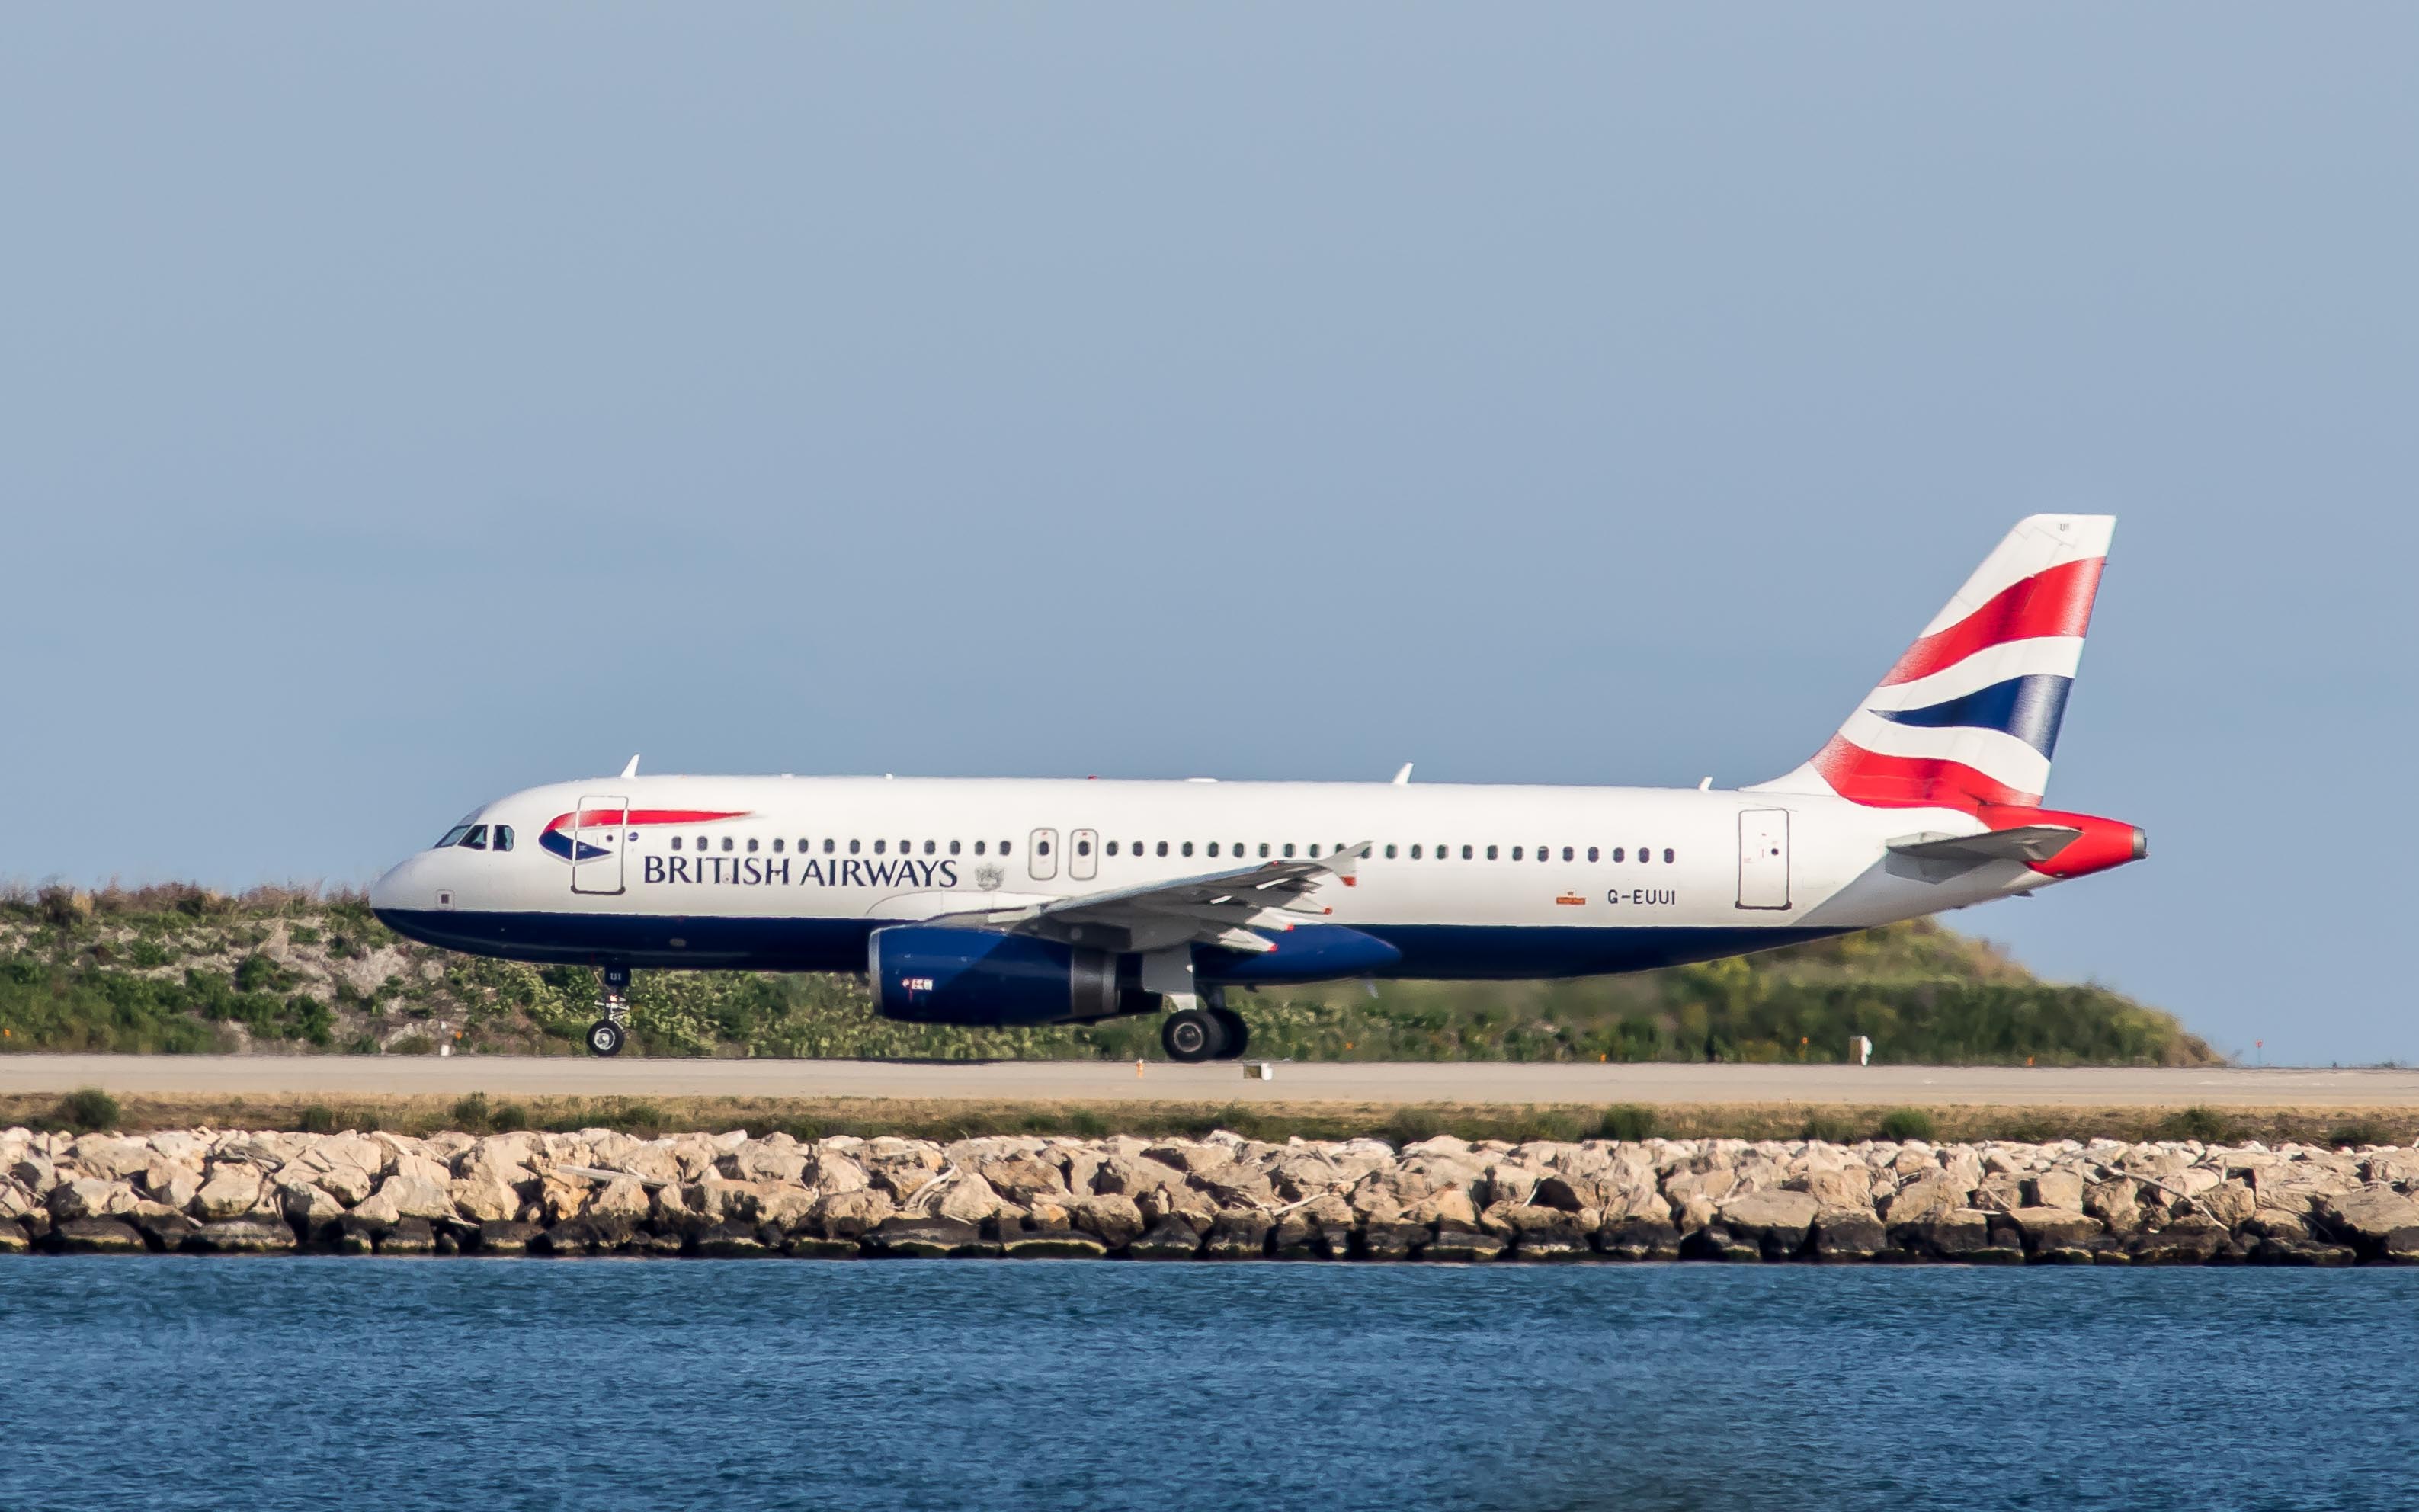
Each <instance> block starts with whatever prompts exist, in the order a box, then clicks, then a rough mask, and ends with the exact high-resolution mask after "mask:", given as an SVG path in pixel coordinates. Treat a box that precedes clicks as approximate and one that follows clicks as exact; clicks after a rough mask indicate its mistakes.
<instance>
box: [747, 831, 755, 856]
mask: <svg viewBox="0 0 2419 1512" xmlns="http://www.w3.org/2000/svg"><path fill="white" fill-rule="evenodd" d="M747 854H748V855H750V856H753V855H755V854H756V837H755V836H753V835H750V836H748V837H747Z"/></svg>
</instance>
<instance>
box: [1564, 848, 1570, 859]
mask: <svg viewBox="0 0 2419 1512" xmlns="http://www.w3.org/2000/svg"><path fill="white" fill-rule="evenodd" d="M1570 858H1571V848H1570V847H1569V846H1567V845H1565V846H1564V847H1563V859H1564V860H1565V861H1567V860H1569V859H1570Z"/></svg>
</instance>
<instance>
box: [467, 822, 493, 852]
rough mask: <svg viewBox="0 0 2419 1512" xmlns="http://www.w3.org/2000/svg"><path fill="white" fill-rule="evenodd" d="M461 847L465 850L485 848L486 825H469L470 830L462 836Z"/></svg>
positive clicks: (482, 849)
mask: <svg viewBox="0 0 2419 1512" xmlns="http://www.w3.org/2000/svg"><path fill="white" fill-rule="evenodd" d="M462 848H463V849H464V850H466V851H484V850H485V849H486V848H487V826H486V825H471V826H470V833H469V834H467V835H465V836H463V837H462Z"/></svg>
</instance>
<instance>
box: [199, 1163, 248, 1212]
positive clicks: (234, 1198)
mask: <svg viewBox="0 0 2419 1512" xmlns="http://www.w3.org/2000/svg"><path fill="white" fill-rule="evenodd" d="M259 1200H261V1173H259V1171H256V1168H252V1166H237V1164H232V1161H227V1164H220V1166H215V1168H213V1171H210V1179H208V1180H203V1183H201V1188H198V1190H196V1193H193V1205H192V1207H189V1212H192V1214H193V1217H198V1219H201V1222H206V1224H208V1222H218V1219H230V1217H242V1214H247V1212H252V1207H254V1205H256V1202H259Z"/></svg>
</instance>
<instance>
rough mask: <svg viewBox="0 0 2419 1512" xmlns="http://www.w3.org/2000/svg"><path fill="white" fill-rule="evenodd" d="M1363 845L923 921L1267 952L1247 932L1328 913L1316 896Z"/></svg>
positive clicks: (1118, 945)
mask: <svg viewBox="0 0 2419 1512" xmlns="http://www.w3.org/2000/svg"><path fill="white" fill-rule="evenodd" d="M1368 854H1369V841H1362V842H1361V843H1359V844H1357V845H1347V846H1344V847H1343V848H1341V849H1339V850H1335V851H1333V852H1330V853H1329V854H1328V855H1326V856H1320V857H1318V858H1317V859H1316V860H1287V861H1263V862H1261V863H1260V864H1259V865H1257V866H1244V867H1236V868H1234V869H1233V870H1231V871H1226V872H1205V873H1203V874H1202V875H1199V876H1193V877H1179V878H1176V879H1175V880H1173V881H1169V882H1155V883H1149V884H1147V885H1145V886H1142V887H1117V888H1112V889H1110V890H1108V891H1105V892H1088V893H1083V894H1080V895H1078V896H1076V897H1073V898H1060V899H1056V900H1054V901H1052V902H1050V903H1031V904H1025V905H1021V906H1018V907H1014V908H999V909H988V910H978V911H977V912H974V913H967V914H949V915H945V916H943V917H942V918H935V919H931V920H928V922H931V923H935V924H942V923H954V924H964V925H967V926H969V927H973V928H982V929H1006V930H1009V931H1012V932H1014V933H1020V934H1039V935H1042V936H1044V937H1046V938H1049V939H1055V940H1061V941H1064V942H1066V943H1068V944H1071V945H1083V946H1087V947H1090V948H1092V949H1102V950H1117V951H1126V950H1158V949H1168V948H1170V947H1173V946H1178V945H1183V944H1196V945H1220V946H1225V948H1226V949H1232V950H1244V951H1249V952H1252V953H1255V954H1257V953H1260V952H1264V951H1268V950H1271V949H1275V947H1274V946H1271V944H1270V943H1269V942H1268V941H1267V940H1266V939H1265V938H1263V937H1262V936H1260V935H1258V934H1256V933H1253V931H1254V930H1255V929H1279V930H1283V929H1291V928H1292V927H1293V926H1294V925H1295V924H1296V923H1300V922H1302V921H1305V920H1307V919H1312V918H1323V917H1324V916H1326V915H1327V914H1328V913H1330V912H1332V911H1333V910H1331V909H1330V908H1329V907H1328V906H1327V905H1325V904H1323V903H1319V902H1318V901H1317V892H1318V890H1319V889H1320V888H1321V887H1327V886H1330V885H1332V884H1334V883H1338V882H1341V883H1343V884H1344V885H1345V886H1350V885H1351V881H1352V871H1353V867H1354V866H1355V864H1356V863H1358V862H1359V861H1360V860H1361V858H1362V857H1363V856H1367V855H1368Z"/></svg>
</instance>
